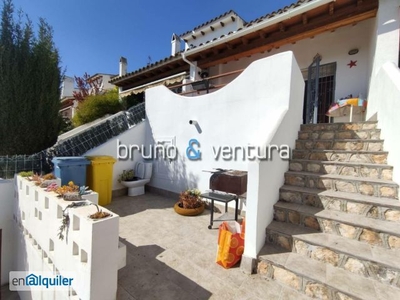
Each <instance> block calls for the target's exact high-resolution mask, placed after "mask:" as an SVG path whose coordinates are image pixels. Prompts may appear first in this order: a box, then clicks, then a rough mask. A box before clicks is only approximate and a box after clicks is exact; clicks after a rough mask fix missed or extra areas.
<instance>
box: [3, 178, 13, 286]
mask: <svg viewBox="0 0 400 300" xmlns="http://www.w3.org/2000/svg"><path fill="white" fill-rule="evenodd" d="M13 199H14V181H13V180H0V229H1V230H2V249H0V250H1V256H2V257H1V270H0V272H1V282H0V285H3V284H6V283H8V274H9V272H10V271H12V270H13V262H14V259H15V252H14V249H15V243H16V238H15V236H14V230H13V227H14V222H13V203H14V201H13Z"/></svg>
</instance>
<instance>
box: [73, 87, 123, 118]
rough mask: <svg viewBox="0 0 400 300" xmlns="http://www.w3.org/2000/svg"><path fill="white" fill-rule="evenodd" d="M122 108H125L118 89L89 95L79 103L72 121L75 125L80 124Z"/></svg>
mask: <svg viewBox="0 0 400 300" xmlns="http://www.w3.org/2000/svg"><path fill="white" fill-rule="evenodd" d="M121 110H123V105H122V104H121V103H120V101H119V97H118V90H117V89H113V90H111V91H107V92H106V93H104V94H102V95H92V96H89V97H87V98H86V99H85V100H84V101H83V102H81V103H80V104H79V105H78V108H77V112H76V114H75V116H74V117H73V119H72V123H73V124H74V126H80V125H83V124H86V123H89V122H92V121H94V120H96V119H98V118H101V117H103V116H105V115H107V114H115V113H117V112H119V111H121Z"/></svg>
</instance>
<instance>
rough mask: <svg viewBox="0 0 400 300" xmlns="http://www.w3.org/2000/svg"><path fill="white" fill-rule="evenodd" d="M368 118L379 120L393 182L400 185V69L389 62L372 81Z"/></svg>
mask: <svg viewBox="0 0 400 300" xmlns="http://www.w3.org/2000/svg"><path fill="white" fill-rule="evenodd" d="M370 98H371V101H370V103H369V107H368V111H367V118H368V119H369V120H376V119H377V120H378V127H379V128H381V130H382V132H381V139H383V140H384V141H385V142H384V149H385V150H386V151H389V155H388V164H390V165H392V166H393V167H394V168H393V180H394V181H395V182H397V183H398V184H400V155H399V152H400V138H399V136H400V133H399V128H400V118H399V112H400V69H399V68H398V67H397V65H395V64H393V63H391V62H387V63H386V64H384V65H383V67H382V68H381V69H380V71H379V72H378V73H377V74H376V76H374V77H373V79H372V81H371V89H370Z"/></svg>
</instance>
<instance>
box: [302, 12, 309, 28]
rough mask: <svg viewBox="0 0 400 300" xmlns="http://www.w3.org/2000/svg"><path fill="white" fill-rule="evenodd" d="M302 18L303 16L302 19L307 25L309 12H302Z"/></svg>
mask: <svg viewBox="0 0 400 300" xmlns="http://www.w3.org/2000/svg"><path fill="white" fill-rule="evenodd" d="M301 18H302V20H303V25H307V24H308V17H307V14H306V13H304V14H302V15H301Z"/></svg>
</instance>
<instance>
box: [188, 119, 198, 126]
mask: <svg viewBox="0 0 400 300" xmlns="http://www.w3.org/2000/svg"><path fill="white" fill-rule="evenodd" d="M189 124H190V125H194V126H196V125H197V124H198V123H197V121H195V120H189Z"/></svg>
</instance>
